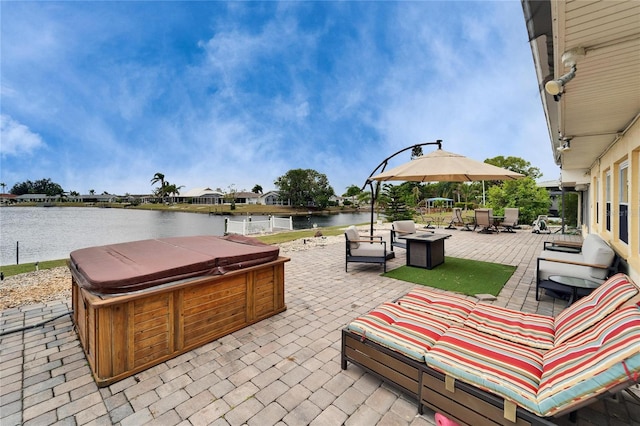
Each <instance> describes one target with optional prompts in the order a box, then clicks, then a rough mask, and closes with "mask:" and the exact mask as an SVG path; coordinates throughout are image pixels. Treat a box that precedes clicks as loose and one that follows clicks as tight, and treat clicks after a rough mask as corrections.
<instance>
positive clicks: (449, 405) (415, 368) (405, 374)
mask: <svg viewBox="0 0 640 426" xmlns="http://www.w3.org/2000/svg"><path fill="white" fill-rule="evenodd" d="M347 362H351V363H353V364H355V365H358V366H359V367H361V368H362V369H364V370H365V371H367V372H369V373H371V374H373V375H374V376H376V377H378V378H379V379H381V380H382V381H384V382H385V383H387V384H389V385H391V386H393V387H395V388H396V389H398V390H400V391H402V392H404V393H406V394H407V395H410V396H411V397H413V398H414V399H416V400H417V401H418V412H419V413H420V414H423V413H424V409H423V407H425V406H426V407H429V408H430V409H432V410H433V411H435V412H438V413H441V414H443V415H444V416H446V417H448V418H451V419H455V420H456V421H457V422H458V423H460V424H466V425H470V426H495V425H536V426H537V425H539V426H553V425H555V423H554V422H553V421H550V420H549V419H545V418H541V417H538V416H536V415H534V414H533V413H530V412H528V411H526V410H523V409H522V408H519V407H518V408H517V410H516V416H517V421H516V423H513V422H510V421H509V420H507V419H505V418H504V416H503V413H504V410H505V404H504V400H503V399H502V398H498V397H496V396H495V395H492V394H490V393H488V392H484V391H482V390H480V389H478V388H476V387H474V386H470V385H468V384H466V383H463V382H461V381H459V380H456V381H455V385H454V386H455V390H454V391H453V392H451V391H449V390H447V384H446V383H445V375H444V374H442V373H441V372H439V371H436V370H434V369H433V368H430V367H429V366H427V365H426V364H425V363H422V362H418V361H415V360H412V359H411V358H409V357H406V356H404V355H402V354H400V353H399V352H395V351H392V350H390V349H387V348H385V347H384V346H381V345H379V344H377V343H375V342H372V341H370V340H367V339H364V341H363V339H362V337H361V336H359V335H358V334H355V333H352V332H351V331H349V330H347V329H343V330H342V369H343V370H346V369H347Z"/></svg>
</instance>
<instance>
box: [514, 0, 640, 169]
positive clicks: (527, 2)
mask: <svg viewBox="0 0 640 426" xmlns="http://www.w3.org/2000/svg"><path fill="white" fill-rule="evenodd" d="M522 8H523V12H524V16H525V21H526V25H527V31H528V34H529V41H530V44H531V50H532V54H533V59H534V63H535V68H536V75H537V78H538V84H539V90H540V97H541V100H542V104H543V108H544V112H545V116H546V119H547V126H548V130H549V138H550V142H551V150H552V155H553V157H554V160H555V162H556V164H558V165H559V166H560V167H561V168H562V170H563V175H564V174H565V173H564V172H565V171H573V172H574V173H573V175H574V176H575V175H576V174H582V175H585V173H587V175H588V173H589V171H590V169H591V168H592V167H593V166H594V164H596V162H597V160H598V158H600V157H601V156H602V155H603V154H604V153H606V152H607V150H608V149H609V148H610V147H611V146H612V145H613V144H615V143H616V142H617V140H618V139H619V138H620V137H621V136H623V135H624V133H625V132H626V131H627V130H628V129H629V128H630V126H631V125H632V124H633V123H634V122H635V121H636V120H637V119H638V116H639V114H640V2H638V1H634V0H630V1H621V0H614V1H605V2H603V1H591V0H589V1H587V0H580V1H576V0H573V1H572V0H567V1H550V0H522ZM575 49H580V51H581V52H584V55H581V56H578V57H577V60H576V74H575V77H574V78H573V79H572V80H571V81H569V82H568V83H566V84H565V86H564V92H563V93H562V94H561V96H560V97H558V96H556V97H555V98H554V96H553V95H550V94H549V93H547V92H546V91H545V88H544V86H545V84H546V83H547V82H548V81H550V80H554V79H558V78H560V77H561V76H563V75H565V74H566V73H568V72H569V71H570V69H571V66H570V65H569V64H567V63H566V61H563V58H562V56H563V54H564V53H565V52H568V51H572V50H575ZM566 141H570V144H569V146H570V149H569V150H562V149H561V148H562V147H563V144H565V143H566Z"/></svg>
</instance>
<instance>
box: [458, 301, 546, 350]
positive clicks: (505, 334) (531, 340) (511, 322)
mask: <svg viewBox="0 0 640 426" xmlns="http://www.w3.org/2000/svg"><path fill="white" fill-rule="evenodd" d="M464 325H466V326H467V327H471V328H475V329H476V330H478V331H481V332H483V333H488V334H491V335H493V336H496V337H500V338H503V339H507V340H510V341H512V342H516V343H522V344H523V345H527V346H531V347H533V348H539V349H551V348H552V347H553V341H554V335H555V325H554V319H553V317H550V316H546V315H537V314H527V313H525V312H520V311H514V310H513V309H507V308H502V307H500V306H493V305H488V304H483V303H478V304H477V305H476V308H475V309H474V310H473V311H471V313H470V314H469V318H467V320H466V321H465V323H464Z"/></svg>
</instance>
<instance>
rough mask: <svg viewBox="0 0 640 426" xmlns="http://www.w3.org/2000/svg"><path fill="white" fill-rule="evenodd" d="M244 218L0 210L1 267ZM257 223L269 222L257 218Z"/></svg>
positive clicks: (202, 231)
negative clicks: (260, 221) (86, 248)
mask: <svg viewBox="0 0 640 426" xmlns="http://www.w3.org/2000/svg"><path fill="white" fill-rule="evenodd" d="M225 217H229V218H230V220H237V221H241V220H243V219H247V217H246V216H213V215H212V216H209V215H206V214H196V213H185V212H168V211H148V210H127V209H101V208H87V207H47V208H45V207H2V208H0V265H15V264H16V259H18V260H19V263H29V262H40V261H44V260H53V259H65V258H67V257H69V253H70V252H72V251H73V250H77V249H80V248H84V247H92V246H98V245H104V244H114V243H122V242H127V241H136V240H145V239H149V238H166V237H179V236H191V235H218V236H219V235H223V234H224V220H225ZM252 219H253V220H260V219H266V217H265V216H253V217H252ZM369 219H370V213H340V214H332V215H309V216H294V217H293V228H294V229H307V228H312V227H313V225H314V224H315V225H317V226H318V227H324V226H337V225H345V226H346V225H351V224H357V223H368V222H369Z"/></svg>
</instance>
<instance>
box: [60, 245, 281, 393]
mask: <svg viewBox="0 0 640 426" xmlns="http://www.w3.org/2000/svg"><path fill="white" fill-rule="evenodd" d="M287 261H289V259H288V258H285V257H281V256H279V248H278V247H275V246H270V245H267V244H264V243H261V242H260V241H258V240H256V239H253V238H249V237H242V236H227V237H214V236H196V237H176V238H164V239H155V240H143V241H134V242H129V243H122V244H112V245H106V246H98V247H89V248H86V249H80V250H76V251H74V252H72V253H71V255H70V259H69V268H70V269H71V274H72V304H73V310H74V313H73V318H74V322H75V325H76V329H77V332H78V336H79V338H80V342H81V344H82V347H83V349H84V351H85V354H86V355H87V359H88V361H89V365H90V367H91V370H92V372H93V375H94V378H95V380H96V383H97V384H98V386H107V385H109V384H111V383H113V382H115V381H118V380H121V379H123V378H125V377H128V376H131V375H133V374H135V373H137V372H139V371H142V370H145V369H147V368H149V367H151V366H153V365H156V364H159V363H161V362H164V361H166V360H167V359H170V358H173V357H175V356H177V355H179V354H182V353H184V352H187V351H189V350H191V349H194V348H196V347H198V346H201V345H203V344H205V343H208V342H211V341H213V340H216V339H218V338H220V337H222V336H224V335H226V334H229V333H232V332H234V331H236V330H239V329H241V328H244V327H246V326H247V325H250V324H253V323H256V322H258V321H261V320H263V319H265V318H268V317H270V316H273V315H275V314H278V313H280V312H282V311H284V310H285V309H286V305H285V303H284V263H285V262H287Z"/></svg>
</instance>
